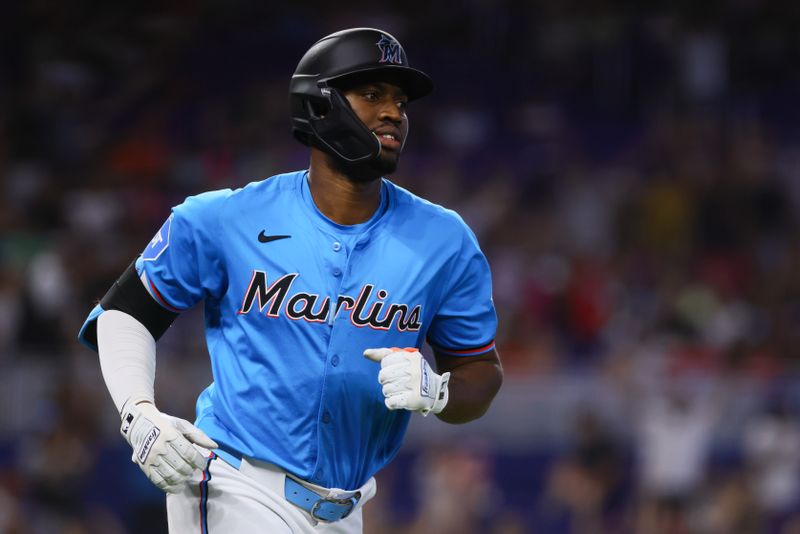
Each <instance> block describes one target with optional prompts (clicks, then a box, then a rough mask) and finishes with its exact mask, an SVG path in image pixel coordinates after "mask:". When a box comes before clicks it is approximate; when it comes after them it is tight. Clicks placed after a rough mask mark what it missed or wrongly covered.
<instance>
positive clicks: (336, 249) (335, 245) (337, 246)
mask: <svg viewBox="0 0 800 534" xmlns="http://www.w3.org/2000/svg"><path fill="white" fill-rule="evenodd" d="M340 250H342V244H341V243H339V242H338V241H334V242H333V251H334V252H339V251H340Z"/></svg>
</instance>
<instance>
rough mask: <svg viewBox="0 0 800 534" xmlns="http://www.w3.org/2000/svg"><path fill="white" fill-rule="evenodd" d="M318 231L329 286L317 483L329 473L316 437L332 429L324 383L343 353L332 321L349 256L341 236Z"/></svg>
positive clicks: (335, 317)
mask: <svg viewBox="0 0 800 534" xmlns="http://www.w3.org/2000/svg"><path fill="white" fill-rule="evenodd" d="M322 233H323V235H324V237H325V238H326V239H327V241H328V242H327V243H326V245H325V249H324V250H325V252H324V254H323V264H324V269H325V271H326V272H325V273H324V275H325V277H326V279H327V280H328V282H329V286H328V287H329V288H330V302H331V305H330V307H329V308H328V320H327V324H328V327H329V331H328V347H327V350H326V352H325V365H324V371H323V378H322V388H321V391H320V402H319V412H318V414H317V447H316V449H317V454H316V462H315V465H314V469H313V473H314V474H313V478H312V481H313V482H316V483H318V484H319V483H321V482H322V481H323V480H324V478H325V477H326V476H327V475H329V473H326V472H325V467H324V466H323V464H324V461H323V459H322V454H321V451H322V450H323V448H322V447H321V444H320V441H321V440H320V436H321V434H322V433H323V432H335V430H334V428H335V421H334V416H333V414H332V413H331V409H329V407H328V403H327V402H326V392H327V387H326V386H327V382H328V375H329V371H330V368H331V367H338V366H339V364H340V363H341V360H342V358H343V357H344V355H342V354H339V353H338V351H337V349H336V344H335V338H336V335H335V334H336V331H337V328H336V321H337V319H338V318H339V306H338V301H339V296H340V295H341V293H342V291H341V289H342V287H345V286H346V283H345V278H346V276H347V273H348V265H349V259H350V257H351V256H352V253H351V254H348V252H347V247H346V246H345V244H344V242H343V241H344V240H345V239H344V238H343V237H340V236H336V235H333V234H331V233H328V232H322ZM361 246H363V245H361ZM359 248H360V247H359Z"/></svg>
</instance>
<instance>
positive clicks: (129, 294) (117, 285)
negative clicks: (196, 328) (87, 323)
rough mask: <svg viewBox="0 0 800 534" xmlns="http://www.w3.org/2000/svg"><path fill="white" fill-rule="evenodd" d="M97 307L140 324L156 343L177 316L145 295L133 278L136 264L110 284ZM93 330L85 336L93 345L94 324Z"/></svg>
mask: <svg viewBox="0 0 800 534" xmlns="http://www.w3.org/2000/svg"><path fill="white" fill-rule="evenodd" d="M100 306H101V307H102V308H103V309H104V310H106V311H108V310H119V311H121V312H125V313H127V314H128V315H130V316H131V317H133V318H134V319H136V320H137V321H139V322H140V323H142V324H143V325H144V326H145V328H147V330H148V331H149V332H150V334H151V335H152V336H153V339H155V340H156V341H158V339H159V338H160V337H161V336H162V335H164V332H166V331H167V328H169V327H170V325H171V324H172V322H173V321H174V320H175V318H176V317H177V316H178V314H177V313H175V312H171V311H169V310H167V309H166V308H164V307H163V306H161V305H160V304H159V303H158V302H156V300H155V299H154V298H153V297H152V296H151V295H150V293H148V292H147V289H145V287H144V284H142V281H141V280H140V279H139V276H138V275H137V274H136V260H134V261H133V262H132V263H131V264H130V265H129V266H128V268H127V269H125V272H124V273H122V276H120V277H119V279H118V280H117V281H116V282H114V285H112V286H111V288H110V289H109V290H108V291H107V292H106V294H105V296H104V297H103V298H102V299H100ZM93 329H94V331H93V332H89V331H87V332H86V337H87V339H88V340H89V341H90V342H92V343H94V344H95V345H97V326H96V321H95V326H93Z"/></svg>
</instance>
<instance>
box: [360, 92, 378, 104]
mask: <svg viewBox="0 0 800 534" xmlns="http://www.w3.org/2000/svg"><path fill="white" fill-rule="evenodd" d="M362 96H363V97H364V100H367V101H368V102H376V101H377V100H378V92H377V91H364V93H362Z"/></svg>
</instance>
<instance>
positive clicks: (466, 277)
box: [427, 226, 497, 356]
mask: <svg viewBox="0 0 800 534" xmlns="http://www.w3.org/2000/svg"><path fill="white" fill-rule="evenodd" d="M443 285H444V287H445V290H444V292H443V295H444V297H443V299H442V303H441V305H440V307H439V310H438V311H437V313H436V315H435V316H434V318H433V321H432V322H431V327H430V329H429V330H428V335H427V339H428V343H429V344H430V345H431V346H432V347H433V348H434V349H435V350H437V351H439V352H443V353H445V354H449V355H452V356H476V355H479V354H483V353H485V352H489V351H490V350H492V349H493V348H494V338H495V332H496V331H497V313H496V312H495V308H494V302H493V300H492V277H491V272H490V270H489V263H488V262H487V261H486V257H485V256H484V255H483V252H481V249H480V247H479V246H478V240H477V238H476V237H475V235H474V234H473V233H472V231H471V230H469V228H467V227H466V226H464V236H463V240H462V245H461V249H460V251H459V252H458V254H457V256H456V257H455V259H454V263H453V268H452V269H451V274H450V279H449V280H445V281H444V282H443Z"/></svg>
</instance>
